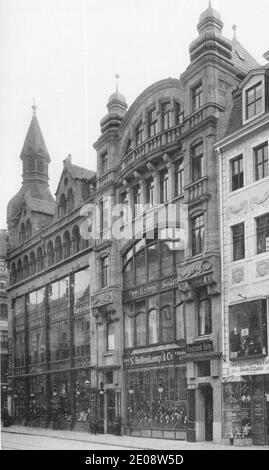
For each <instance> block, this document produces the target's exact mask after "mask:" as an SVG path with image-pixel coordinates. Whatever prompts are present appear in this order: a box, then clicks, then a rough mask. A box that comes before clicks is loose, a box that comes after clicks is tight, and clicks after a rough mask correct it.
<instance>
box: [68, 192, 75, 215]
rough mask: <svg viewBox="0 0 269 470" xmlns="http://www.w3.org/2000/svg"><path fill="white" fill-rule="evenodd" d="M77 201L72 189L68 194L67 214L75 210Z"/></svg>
mask: <svg viewBox="0 0 269 470" xmlns="http://www.w3.org/2000/svg"><path fill="white" fill-rule="evenodd" d="M74 205H75V200H74V193H73V190H72V189H71V188H70V189H68V192H67V212H71V211H72V210H73V209H74Z"/></svg>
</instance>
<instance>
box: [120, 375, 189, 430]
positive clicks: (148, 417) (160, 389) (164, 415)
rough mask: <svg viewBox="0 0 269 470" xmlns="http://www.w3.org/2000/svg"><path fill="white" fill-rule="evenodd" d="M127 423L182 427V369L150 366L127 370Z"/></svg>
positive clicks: (184, 416) (184, 387) (184, 404)
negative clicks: (153, 367)
mask: <svg viewBox="0 0 269 470" xmlns="http://www.w3.org/2000/svg"><path fill="white" fill-rule="evenodd" d="M126 379H127V380H126V382H127V389H126V397H127V423H128V426H130V427H132V428H139V429H166V430H184V429H186V425H187V398H186V391H187V384H186V369H185V368H183V367H181V368H177V369H172V368H171V369H170V368H166V369H151V370H143V371H134V372H130V373H128V374H127V377H126Z"/></svg>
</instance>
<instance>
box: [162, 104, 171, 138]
mask: <svg viewBox="0 0 269 470" xmlns="http://www.w3.org/2000/svg"><path fill="white" fill-rule="evenodd" d="M170 126H171V109H170V103H169V101H167V103H163V104H162V129H163V131H165V130H166V129H169V127H170Z"/></svg>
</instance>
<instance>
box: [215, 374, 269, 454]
mask: <svg viewBox="0 0 269 470" xmlns="http://www.w3.org/2000/svg"><path fill="white" fill-rule="evenodd" d="M223 434H224V438H225V439H229V440H230V441H231V442H234V443H236V442H239V441H240V442H241V444H242V445H251V444H254V445H269V374H263V375H242V376H230V377H226V378H224V383H223Z"/></svg>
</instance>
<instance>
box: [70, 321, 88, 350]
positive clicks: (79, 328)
mask: <svg viewBox="0 0 269 470" xmlns="http://www.w3.org/2000/svg"><path fill="white" fill-rule="evenodd" d="M74 327H75V335H74V341H75V356H76V357H78V356H88V355H89V354H90V320H89V319H87V318H86V317H83V318H79V319H76V320H75V322H74Z"/></svg>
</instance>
